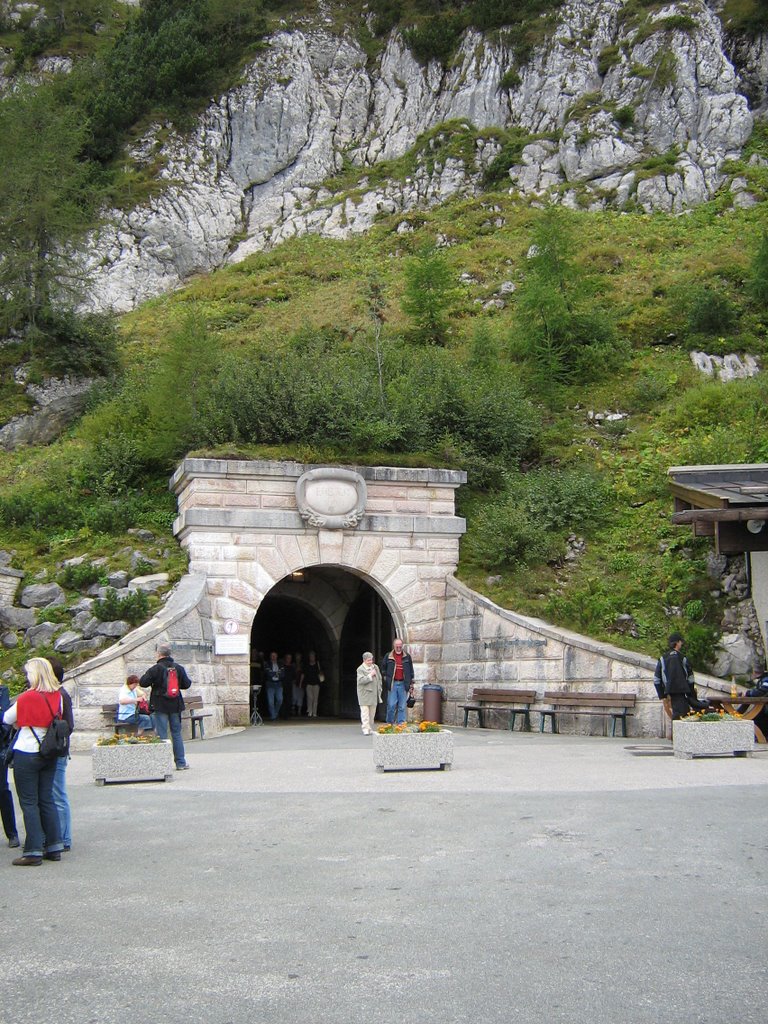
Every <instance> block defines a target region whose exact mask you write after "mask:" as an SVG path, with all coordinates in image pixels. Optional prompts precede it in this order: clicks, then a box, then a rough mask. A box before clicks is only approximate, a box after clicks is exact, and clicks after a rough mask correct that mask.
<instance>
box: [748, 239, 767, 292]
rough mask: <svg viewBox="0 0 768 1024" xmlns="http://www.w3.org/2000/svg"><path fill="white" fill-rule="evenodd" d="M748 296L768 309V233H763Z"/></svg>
mask: <svg viewBox="0 0 768 1024" xmlns="http://www.w3.org/2000/svg"><path fill="white" fill-rule="evenodd" d="M747 294H748V295H749V297H750V298H751V299H752V301H753V302H755V303H756V304H757V305H758V306H760V307H762V308H763V309H765V308H768V231H763V233H762V235H761V237H760V243H759V245H758V247H757V251H756V252H755V255H754V256H753V258H752V262H751V264H750V268H749V274H748V277H747Z"/></svg>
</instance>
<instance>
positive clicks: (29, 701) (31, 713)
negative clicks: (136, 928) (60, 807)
mask: <svg viewBox="0 0 768 1024" xmlns="http://www.w3.org/2000/svg"><path fill="white" fill-rule="evenodd" d="M24 671H25V672H26V675H27V683H28V685H29V689H28V690H26V691H25V692H24V693H22V694H20V695H19V697H18V699H17V700H16V703H15V704H12V705H11V706H10V707H9V708H8V710H7V711H6V712H5V714H4V715H3V722H4V723H5V724H6V725H15V726H16V727H17V729H18V730H19V731H18V733H17V734H16V739H15V740H14V743H13V774H14V778H15V780H16V795H17V796H18V798H19V804H20V805H21V811H22V814H23V815H24V829H25V831H26V836H25V839H24V855H23V856H22V857H17V858H16V859H15V860H14V861H13V863H14V864H15V865H16V866H17V867H37V866H38V865H40V864H42V862H43V858H45V860H61V850H62V846H63V844H62V842H61V828H60V825H59V815H58V811H57V809H56V804H55V803H54V800H53V780H54V775H55V774H56V767H57V765H56V762H57V758H52V759H50V758H44V757H41V755H40V743H41V742H42V740H43V737H44V736H45V734H46V733H47V732H48V727H49V726H50V724H51V722H52V721H53V719H54V718H55V717H56V716H57V715H61V714H62V713H63V710H64V702H63V700H62V696H61V694H60V693H59V692H58V680H57V679H56V676H55V675H54V674H53V669H52V668H51V666H50V663H49V662H47V661H46V660H45V658H31V659H30V660H29V661H28V662H27V663H26V665H25V666H24ZM43 850H45V852H43Z"/></svg>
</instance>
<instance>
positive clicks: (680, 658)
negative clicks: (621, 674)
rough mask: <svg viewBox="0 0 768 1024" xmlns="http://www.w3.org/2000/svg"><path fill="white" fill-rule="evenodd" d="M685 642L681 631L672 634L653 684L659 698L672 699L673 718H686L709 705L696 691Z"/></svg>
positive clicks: (660, 660)
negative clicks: (684, 648) (684, 647)
mask: <svg viewBox="0 0 768 1024" xmlns="http://www.w3.org/2000/svg"><path fill="white" fill-rule="evenodd" d="M684 643H685V641H684V639H683V637H682V636H681V634H680V633H673V634H672V635H671V636H670V638H669V650H668V651H667V653H666V654H662V656H661V657H660V658H659V660H658V662H657V663H656V671H655V672H654V676H653V685H654V686H655V687H656V693H657V694H658V695H659V699H660V700H663V699H664V697H669V699H670V704H671V705H672V718H673V719H674V718H684V717H685V716H686V715H689V714H690V713H691V711H701V710H702V709H703V708H707V707H709V701H706V700H699V698H698V695H697V693H696V685H695V683H694V681H693V669H692V668H691V663H690V662H689V661H688V659H687V658H686V656H685V655H684V654H683V650H682V648H683V644H684Z"/></svg>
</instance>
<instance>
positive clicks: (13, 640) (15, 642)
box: [0, 632, 19, 650]
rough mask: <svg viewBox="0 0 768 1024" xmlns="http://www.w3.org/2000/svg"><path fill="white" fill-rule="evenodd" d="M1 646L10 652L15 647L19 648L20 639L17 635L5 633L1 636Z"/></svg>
mask: <svg viewBox="0 0 768 1024" xmlns="http://www.w3.org/2000/svg"><path fill="white" fill-rule="evenodd" d="M0 644H2V645H3V647H5V648H7V649H8V650H12V649H13V648H14V647H18V646H19V638H18V637H17V636H16V634H15V633H10V632H9V633H3V635H2V636H0Z"/></svg>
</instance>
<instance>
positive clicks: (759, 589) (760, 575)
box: [749, 551, 768, 651]
mask: <svg viewBox="0 0 768 1024" xmlns="http://www.w3.org/2000/svg"><path fill="white" fill-rule="evenodd" d="M749 558H750V561H751V567H752V601H753V603H754V605H755V613H756V614H757V621H758V622H759V623H760V632H761V633H762V634H763V647H764V649H765V650H766V651H768V551H752V552H751V553H750V556H749Z"/></svg>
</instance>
